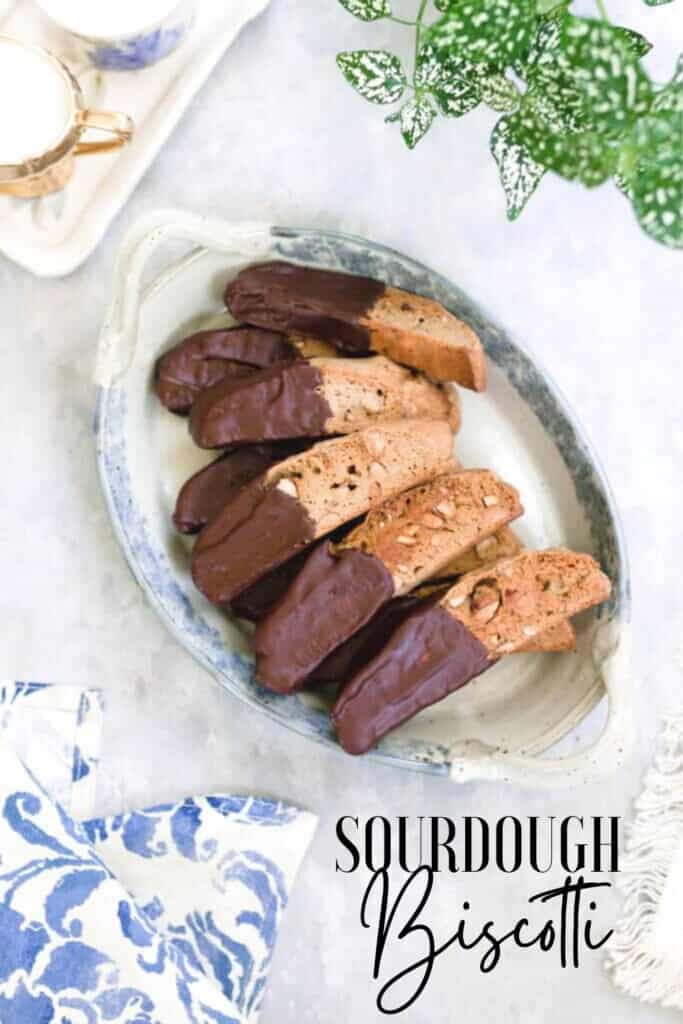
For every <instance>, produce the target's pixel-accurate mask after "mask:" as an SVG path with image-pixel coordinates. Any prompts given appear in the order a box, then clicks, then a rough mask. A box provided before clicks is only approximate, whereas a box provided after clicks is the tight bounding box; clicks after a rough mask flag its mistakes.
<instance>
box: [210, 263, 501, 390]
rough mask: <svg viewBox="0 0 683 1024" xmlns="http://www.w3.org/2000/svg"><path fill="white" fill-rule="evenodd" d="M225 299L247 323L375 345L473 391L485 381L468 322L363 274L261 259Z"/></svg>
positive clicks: (351, 344) (355, 346)
mask: <svg viewBox="0 0 683 1024" xmlns="http://www.w3.org/2000/svg"><path fill="white" fill-rule="evenodd" d="M225 301H226V305H227V307H228V309H229V310H230V312H231V313H232V315H233V316H234V317H235V318H236V319H238V320H243V321H245V322H246V323H250V324H256V325H257V326H259V327H263V328H267V329H270V330H276V331H282V332H284V333H287V334H291V333H300V334H304V335H312V336H314V337H317V338H322V339H324V340H327V341H330V342H332V343H333V344H334V345H336V346H337V347H338V348H341V349H344V350H345V351H346V352H352V353H367V352H371V351H372V352H379V353H381V354H383V355H387V356H389V357H390V358H391V359H393V360H395V361H396V362H397V363H403V364H404V365H406V366H412V367H414V368H415V369H417V370H423V371H424V372H425V373H428V374H429V375H430V376H431V377H433V378H434V379H435V380H441V381H455V382H457V383H458V384H461V385H462V386H463V387H466V388H471V389H473V390H475V391H483V390H484V388H485V387H486V362H485V358H484V352H483V349H482V347H481V342H480V341H479V339H478V338H477V336H476V334H475V333H474V331H473V330H472V328H471V327H469V326H468V325H467V324H465V323H463V321H461V320H458V318H457V317H455V316H453V314H452V313H449V312H448V311H447V310H446V309H444V307H443V306H442V305H440V304H439V303H438V302H435V301H434V300H433V299H426V298H423V297H422V296H419V295H413V294H411V293H410V292H405V291H401V290H399V289H398V288H390V287H389V286H388V285H385V284H383V283H382V282H381V281H375V280H373V279H372V278H369V277H359V276H356V275H353V274H343V273H338V272H336V271H330V270H317V269H314V268H312V267H301V266H295V265H293V264H291V263H284V262H272V263H261V264H256V265H254V266H251V267H247V268H246V269H245V270H243V271H241V272H240V273H239V274H238V275H237V277H236V278H235V279H234V281H231V282H230V284H228V286H227V288H226V292H225Z"/></svg>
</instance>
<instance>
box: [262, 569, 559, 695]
mask: <svg viewBox="0 0 683 1024" xmlns="http://www.w3.org/2000/svg"><path fill="white" fill-rule="evenodd" d="M293 578H294V574H293V575H292V579H293ZM447 590H448V584H441V585H439V586H433V587H420V588H418V589H417V590H414V591H413V592H412V593H411V594H405V595H404V596H403V597H394V598H392V600H391V601H389V603H388V604H385V605H384V606H383V607H382V608H380V610H379V611H378V612H377V614H376V615H375V616H373V618H372V619H371V620H370V621H369V622H367V623H366V624H365V625H364V626H362V627H361V629H359V630H358V632H357V633H354V634H353V636H350V637H349V639H348V640H346V641H345V642H344V643H343V644H340V646H339V647H337V648H336V649H335V650H334V651H332V653H331V654H328V656H327V657H326V658H325V660H324V661H321V662H320V664H319V665H318V666H317V668H316V669H315V670H314V671H313V672H312V673H311V674H310V676H309V677H308V679H307V680H306V686H320V685H324V684H327V683H342V684H343V683H345V682H347V681H348V680H349V679H351V678H352V676H354V675H355V674H356V672H358V671H360V669H361V668H362V667H363V665H366V664H367V663H368V662H369V661H370V660H371V659H372V658H374V657H375V655H377V654H379V652H380V651H381V650H382V648H383V647H384V645H385V644H386V643H387V642H388V640H389V638H390V637H391V635H392V633H394V632H395V630H397V629H398V627H399V626H400V625H401V623H402V622H404V621H405V619H407V618H408V616H409V615H410V614H411V613H412V612H414V611H415V610H416V609H418V608H420V607H421V606H422V605H424V603H425V602H427V601H430V600H432V601H438V599H439V598H440V597H441V596H442V595H443V594H445V593H446V591H447ZM284 591H285V588H284V587H283V588H282V590H281V592H280V596H281V595H282V594H283V593H284ZM275 603H276V602H275V601H273V602H272V604H271V607H274V605H275ZM575 647H576V635H575V633H574V630H573V628H572V624H571V623H570V622H568V621H566V620H565V621H564V622H561V623H560V624H559V625H558V626H555V627H554V628H552V629H547V630H546V631H545V632H544V633H542V634H540V635H539V636H537V637H532V638H531V639H529V640H528V641H527V642H526V643H525V644H524V645H523V646H522V647H520V648H519V649H518V650H517V651H514V652H512V653H513V654H543V653H545V654H549V653H558V654H559V653H566V652H568V651H573V650H574V649H575Z"/></svg>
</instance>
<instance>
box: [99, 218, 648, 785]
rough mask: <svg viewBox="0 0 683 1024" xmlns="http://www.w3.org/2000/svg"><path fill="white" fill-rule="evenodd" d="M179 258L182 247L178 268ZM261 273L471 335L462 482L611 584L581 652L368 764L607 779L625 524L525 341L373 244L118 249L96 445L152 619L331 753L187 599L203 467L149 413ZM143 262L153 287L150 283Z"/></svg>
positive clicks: (620, 660)
mask: <svg viewBox="0 0 683 1024" xmlns="http://www.w3.org/2000/svg"><path fill="white" fill-rule="evenodd" d="M179 242H182V243H183V244H184V245H185V246H186V248H189V249H190V251H189V253H188V254H186V255H184V256H182V257H181V258H178V256H177V251H178V243H179ZM169 249H170V250H171V251H172V252H173V254H174V257H173V261H172V262H170V263H169V261H168V258H167V257H168V251H169ZM165 254H166V259H165V258H164V255H165ZM263 259H286V260H291V261H294V262H300V263H304V264H308V265H311V266H316V267H326V268H333V269H340V270H345V271H349V272H351V273H359V274H367V275H370V276H373V277H377V278H380V279H381V280H383V281H385V282H387V283H388V284H391V285H394V286H397V287H401V288H406V289H408V290H410V291H414V292H417V293H419V294H422V295H427V296H430V297H432V298H435V299H437V300H439V301H440V302H442V303H443V304H444V305H445V306H446V307H447V308H448V309H450V310H451V311H452V312H453V313H455V314H457V315H458V316H460V317H462V318H463V319H464V320H466V321H467V322H469V323H470V324H471V325H472V326H473V327H474V328H475V329H476V331H477V333H478V334H479V336H480V337H481V339H482V341H483V344H484V346H485V349H486V353H487V356H488V361H489V368H490V384H489V388H488V390H487V391H486V393H485V394H483V395H475V394H471V393H469V392H464V391H462V390H461V392H460V393H461V397H462V406H463V426H462V429H461V431H460V433H459V434H458V436H457V439H456V448H457V454H458V457H459V458H460V460H461V461H462V462H463V464H464V465H466V466H472V467H474V466H486V467H489V468H491V469H494V470H495V471H496V472H498V473H499V474H500V475H501V476H503V477H504V478H505V479H507V480H510V481H511V482H512V483H514V484H515V486H516V487H518V488H519V490H520V493H521V496H522V500H523V503H524V506H525V509H526V513H525V515H524V518H523V519H522V520H520V521H519V523H518V524H517V525H516V529H518V532H519V534H520V536H521V539H522V540H523V541H524V543H525V544H527V545H529V546H533V547H537V548H542V547H549V546H553V545H558V544H565V545H568V546H570V547H573V548H576V549H577V550H582V551H589V552H591V553H592V554H594V555H595V556H596V557H597V558H598V560H599V561H600V563H601V565H602V567H603V568H604V570H605V571H606V572H607V573H608V574H609V576H610V578H611V580H612V582H613V594H612V598H611V600H610V602H609V604H608V605H605V606H603V607H602V608H600V609H597V610H596V611H591V612H589V613H586V614H585V615H584V616H582V617H580V618H579V619H578V620H577V635H578V649H577V651H576V653H573V654H565V655H557V654H534V655H515V656H511V657H508V658H506V659H502V660H501V662H500V663H499V664H498V665H496V666H495V667H494V668H493V669H491V670H490V671H488V672H487V673H486V674H485V675H484V676H482V677H481V678H479V679H478V680H476V681H475V682H473V683H472V684H470V685H469V686H466V687H464V688H463V689H462V690H460V691H459V692H457V693H454V694H453V695H451V696H450V697H449V698H448V699H447V700H445V701H443V702H441V703H440V704H437V705H435V706H434V707H432V708H429V709H427V710H425V711H424V712H422V713H421V714H419V715H418V716H416V717H415V718H414V719H413V720H411V721H410V722H408V723H406V724H405V725H404V726H402V727H401V728H400V729H398V730H397V731H396V732H395V733H393V734H391V735H390V736H388V737H386V738H385V739H384V740H383V741H382V742H381V743H380V744H379V746H378V747H377V748H376V750H375V751H373V752H372V753H371V754H369V755H368V756H370V757H372V758H375V759H378V760H380V761H383V762H388V763H390V764H393V765H396V766H398V767H403V768H412V769H419V770H422V771H428V772H434V773H441V774H447V773H450V775H451V777H452V778H454V779H456V780H459V781H463V780H466V779H470V778H493V779H505V780H514V781H518V782H530V783H534V784H539V785H548V786H550V785H565V784H576V783H579V782H581V781H585V780H588V779H590V778H593V777H595V776H596V775H599V774H602V773H604V772H605V771H607V770H610V769H613V768H615V767H616V766H618V764H619V763H620V761H621V759H622V758H623V751H624V746H625V744H626V742H627V734H628V723H629V711H630V702H631V681H630V677H629V657H628V650H629V618H630V614H629V611H630V597H629V581H628V567H627V562H626V556H625V551H624V544H623V540H622V535H621V530H620V527H619V523H618V516H617V513H616V510H615V508H614V503H613V500H612V497H611V495H610V491H609V488H608V485H607V483H606V480H605V478H604V474H603V472H602V470H601V468H600V466H599V464H598V461H597V459H596V457H595V455H594V453H593V452H592V451H591V448H590V446H589V444H588V442H587V441H586V439H585V437H584V436H583V433H582V431H581V429H580V427H579V425H578V424H577V422H576V420H575V418H574V416H573V414H572V412H571V410H570V409H569V408H568V406H567V404H566V402H565V401H564V399H563V398H562V396H561V394H560V393H559V392H558V390H557V388H556V386H555V385H554V383H553V382H552V381H551V380H550V379H549V377H548V375H547V374H546V373H545V372H544V371H543V370H542V369H541V368H540V367H539V366H538V364H537V363H536V361H535V360H534V359H533V358H532V357H531V356H530V355H529V353H528V352H526V351H525V349H524V348H523V347H522V345H521V344H520V343H519V342H515V341H513V340H512V339H510V338H509V337H508V336H507V335H506V334H505V332H504V331H502V330H501V329H500V328H499V327H497V326H496V325H494V324H493V323H491V322H490V320H489V319H488V317H487V316H486V315H485V313H483V312H482V311H481V310H480V309H479V308H478V307H477V306H476V305H475V304H474V302H472V301H471V300H470V299H469V298H467V296H465V295H464V294H463V293H462V292H461V291H460V289H459V288H457V287H456V286H455V285H454V284H452V283H451V282H450V281H448V280H446V279H445V278H444V277H442V276H440V275H439V274H437V273H434V272H433V271H431V270H430V269H429V268H428V267H425V266H423V265H421V264H419V263H417V262H415V261H414V260H412V259H410V258H408V257H407V256H404V255H402V254H400V253H398V252H394V251H392V250H390V249H387V248H384V247H383V246H380V245H376V244H374V243H372V242H368V241H365V240H363V239H360V238H354V237H350V236H346V235H341V234H334V233H331V232H325V231H316V230H299V229H296V230H292V229H283V228H277V227H272V226H268V225H253V224H245V225H234V224H224V223H221V222H217V221H211V220H207V219H204V218H199V217H195V216H193V215H190V214H185V213H180V212H178V211H160V212H157V213H154V214H151V215H148V216H147V217H145V218H144V219H143V221H142V222H140V223H138V225H136V227H135V228H134V229H133V230H132V232H131V233H130V234H129V235H128V237H127V239H126V240H125V242H124V245H123V247H122V251H121V253H120V256H119V261H118V266H117V271H116V275H115V282H114V295H113V298H112V303H111V307H110V310H109V313H108V316H107V319H106V322H105V324H104V327H103V331H102V337H101V343H100V352H99V358H98V371H97V374H98V383H99V395H98V407H97V416H96V442H97V452H98V459H99V467H100V473H101V479H102V485H103V489H104V494H105V498H106V502H107V505H108V509H109V513H110V515H111V519H112V523H113V525H114V529H115V531H116V535H117V537H118V540H119V542H120V545H121V548H122V550H123V553H124V555H125V557H126V559H127V560H128V563H129V565H130V567H131V569H132V571H133V573H134V575H135V577H136V579H137V580H138V582H139V584H140V586H141V587H142V588H143V590H144V592H145V594H146V596H147V598H148V600H149V601H150V603H151V604H152V606H153V607H154V608H155V609H156V611H157V612H158V614H159V615H160V616H161V618H162V619H163V621H164V622H165V624H166V625H167V627H168V628H169V629H170V630H171V632H172V633H173V635H174V636H175V637H176V638H177V639H178V641H179V642H180V643H182V644H183V646H184V647H186V648H187V650H188V651H190V652H191V653H192V654H193V655H194V657H195V658H196V659H197V660H198V661H199V662H201V664H202V665H204V666H205V667H206V668H207V669H208V670H209V671H210V672H211V673H212V674H213V676H215V678H216V679H218V680H219V682H220V683H222V685H223V686H225V688H226V689H227V690H229V691H230V692H231V693H233V694H235V695H237V696H238V697H239V698H241V699H242V700H244V701H246V702H248V703H249V704H250V705H252V707H253V708H254V709H255V710H257V711H260V712H262V713H265V714H267V715H269V716H270V717H271V718H272V719H274V720H275V721H276V722H279V723H280V724H281V725H284V726H287V727H289V728H292V729H296V730H297V731H299V732H301V733H304V734H305V735H307V736H309V737H311V738H313V739H315V740H318V741H320V742H323V743H326V744H333V745H336V740H335V738H334V734H333V732H332V729H331V727H330V722H329V718H328V714H327V707H328V706H329V704H328V701H329V698H328V697H326V696H325V695H324V694H323V695H321V694H315V693H314V694H310V693H303V694H299V695H297V696H294V697H280V696H277V695H275V694H272V693H269V692H268V691H267V690H265V689H263V688H262V687H260V686H259V685H258V684H257V683H255V681H254V678H253V658H252V654H251V647H250V638H249V632H248V631H247V629H245V627H244V626H243V625H242V624H239V623H238V622H237V621H235V620H232V619H231V618H230V617H229V616H228V615H227V614H226V613H224V612H221V611H219V610H218V609H216V608H214V607H212V606H211V605H210V604H209V603H208V602H207V601H206V600H205V599H204V597H203V596H202V595H201V594H200V593H199V592H198V591H197V590H196V589H195V587H194V586H193V584H192V581H191V578H190V572H189V557H188V555H189V545H188V543H187V541H186V539H185V538H183V537H181V536H179V535H178V534H177V533H176V532H175V531H174V529H173V525H172V522H171V513H172V510H173V506H174V503H175V497H176V495H177V492H178V490H179V488H180V486H181V484H182V483H183V482H184V480H185V479H186V478H187V477H188V476H189V475H190V474H191V473H192V472H194V471H195V470H196V469H198V468H199V467H200V466H202V465H204V464H205V463H206V462H208V461H210V460H211V458H212V457H213V456H212V455H211V453H209V452H202V451H200V450H199V449H197V448H196V447H195V446H194V445H193V444H192V443H191V441H190V438H189V435H188V432H187V421H186V420H185V419H183V418H180V417H177V416H173V415H171V414H170V413H168V412H167V411H166V410H165V409H164V408H163V407H162V406H161V405H160V403H159V402H158V400H157V398H156V396H155V394H154V391H153V387H152V384H153V371H154V364H155V361H156V359H157V358H158V356H159V355H160V353H162V352H163V351H164V350H165V349H167V348H169V347H170V346H171V345H172V344H174V343H176V342H177V341H179V340H180V339H181V338H182V337H184V336H185V335H187V334H189V333H191V332H192V331H194V330H197V329H200V328H202V327H205V326H210V325H214V324H221V323H229V322H230V321H229V318H228V317H227V315H226V313H225V309H224V305H223V301H222V295H223V291H224V288H225V285H226V283H227V281H228V280H229V279H230V278H231V277H232V276H234V274H235V273H236V272H237V271H238V270H240V269H241V268H242V267H244V266H246V265H247V264H249V263H251V262H255V261H258V260H263ZM150 263H151V264H152V265H153V266H154V268H155V276H154V278H153V280H152V281H151V282H148V283H145V279H146V277H148V276H149V266H150ZM160 268H161V269H160ZM606 690H607V692H608V695H609V713H608V715H607V720H606V725H605V728H604V731H603V732H602V734H601V735H600V737H599V738H598V739H597V740H596V741H595V742H594V743H593V744H592V746H590V747H589V749H587V750H585V751H583V752H581V753H578V754H574V755H572V756H569V757H562V758H558V757H552V756H542V755H543V752H544V751H546V750H547V749H548V748H549V747H550V746H551V745H552V744H553V743H555V742H556V741H558V740H560V739H561V738H562V737H564V736H566V735H567V734H568V733H569V732H570V731H571V730H572V729H574V728H575V727H576V726H577V724H578V723H580V722H581V721H582V719H583V718H584V716H586V714H587V713H588V712H589V711H590V710H591V709H592V708H593V707H594V706H595V705H596V704H597V702H598V701H599V700H600V699H601V698H602V697H603V696H604V694H605V691H606Z"/></svg>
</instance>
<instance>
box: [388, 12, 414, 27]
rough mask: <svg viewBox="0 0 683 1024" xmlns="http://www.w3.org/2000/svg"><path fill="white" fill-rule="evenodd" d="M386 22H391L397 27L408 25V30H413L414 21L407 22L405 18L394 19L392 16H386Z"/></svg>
mask: <svg viewBox="0 0 683 1024" xmlns="http://www.w3.org/2000/svg"><path fill="white" fill-rule="evenodd" d="M386 20H387V21H393V22H395V23H396V24H397V25H408V26H409V27H410V28H414V27H415V22H414V21H408V20H407V19H406V18H396V17H394V15H393V14H389V15H387V19H386Z"/></svg>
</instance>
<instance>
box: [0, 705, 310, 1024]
mask: <svg viewBox="0 0 683 1024" xmlns="http://www.w3.org/2000/svg"><path fill="white" fill-rule="evenodd" d="M22 699H23V698H22ZM0 707H1V705H0ZM66 720H68V716H67V719H65V721H66ZM15 724H16V723H15ZM10 739H11V736H10V732H9V729H6V730H5V731H4V732H0V1022H2V1024H104V1022H107V1024H108V1022H117V1024H118V1022H121V1024H254V1021H255V1020H256V1018H257V1014H258V1010H259V1007H260V1003H261V998H262V996H263V992H264V987H265V984H266V980H267V974H268V969H269V967H270V962H271V958H272V954H273V947H274V943H275V938H276V935H277V931H278V927H279V924H280V921H281V917H282V913H283V911H284V908H285V906H286V903H287V896H288V893H289V891H290V889H291V886H292V884H293V882H294V878H295V876H296V872H297V870H298V867H299V864H300V862H301V860H302V858H303V856H304V854H305V852H306V849H307V847H308V845H309V843H310V840H311V838H312V836H313V832H314V830H315V826H316V819H315V817H314V816H313V815H311V814H308V813H306V812H302V811H299V810H297V809H296V808H292V807H287V806H285V805H283V804H280V803H275V802H271V801H267V800H259V799H254V798H250V797H234V796H214V797H205V798H196V799H188V800H185V801H183V802H182V803H179V804H164V805H160V806H158V807H154V808H152V809H150V810H147V811H144V812H133V813H128V814H120V815H116V816H115V817H112V818H106V819H105V818H101V819H95V820H91V821H88V822H85V823H83V824H78V823H77V822H75V821H74V819H73V818H72V817H70V816H69V815H68V814H67V813H66V811H65V810H64V809H63V808H62V807H61V806H60V804H59V803H56V802H53V800H51V799H50V797H49V796H48V794H47V790H48V789H49V788H50V787H49V785H47V784H43V780H41V783H40V784H39V783H38V781H37V779H36V777H35V775H34V774H33V772H32V771H30V770H29V768H30V767H31V766H30V765H29V766H28V767H27V766H26V765H25V764H24V763H23V762H22V760H21V759H20V757H18V756H17V754H16V752H15V751H14V750H13V749H12V746H11V745H10ZM43 770H44V766H43Z"/></svg>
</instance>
